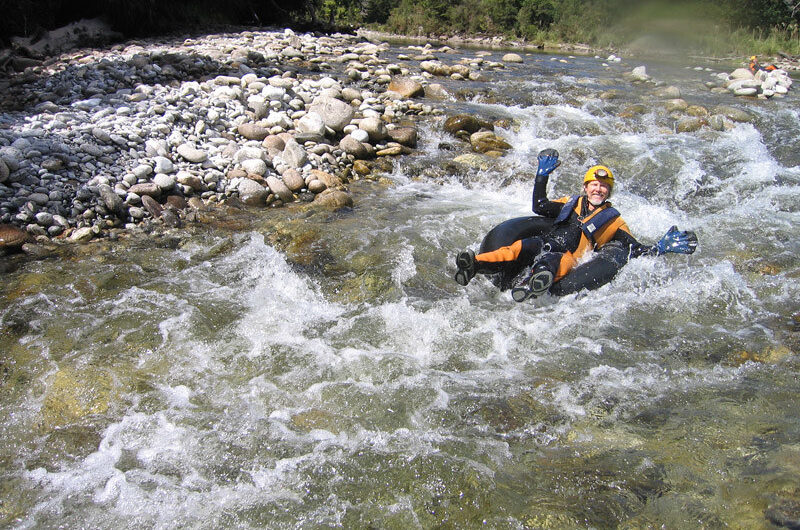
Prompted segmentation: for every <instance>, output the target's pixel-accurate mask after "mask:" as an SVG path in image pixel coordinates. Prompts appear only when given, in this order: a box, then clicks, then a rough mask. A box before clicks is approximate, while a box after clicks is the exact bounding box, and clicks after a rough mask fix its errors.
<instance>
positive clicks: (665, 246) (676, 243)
mask: <svg viewBox="0 0 800 530" xmlns="http://www.w3.org/2000/svg"><path fill="white" fill-rule="evenodd" d="M627 228H628V227H627V226H623V227H622V228H621V229H619V230H617V232H616V233H615V234H614V237H612V238H611V240H612V241H619V242H621V243H622V244H624V245H626V246H628V247H629V248H630V257H632V258H638V257H639V256H660V255H662V254H666V253H668V252H672V253H676V254H693V253H694V251H695V249H696V248H697V236H696V235H695V233H694V232H691V231H686V232H681V231H678V228H677V227H675V226H673V227H671V228H670V229H669V230H668V231H667V233H666V234H664V237H662V238H661V239H660V240H659V241H658V243H656V244H655V245H642V244H641V243H639V242H638V241H637V240H636V238H635V237H633V236H632V235H631V233H630V232H629V231H628V229H627Z"/></svg>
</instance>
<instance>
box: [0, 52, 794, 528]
mask: <svg viewBox="0 0 800 530" xmlns="http://www.w3.org/2000/svg"><path fill="white" fill-rule="evenodd" d="M404 51H405V50H404V49H402V48H395V49H393V53H401V52H404ZM462 53H463V55H473V52H469V51H464V52H462ZM495 55H496V57H494V59H495V60H499V57H500V55H502V54H501V53H500V52H497V53H496V54H495ZM458 58H460V56H459V55H455V56H448V57H446V58H445V59H446V60H447V61H455V60H457V59H458ZM553 59H556V60H553ZM560 59H563V60H564V61H565V62H560V61H559V60H560ZM638 64H644V63H636V64H630V65H627V66H623V65H612V66H611V67H605V66H603V65H602V61H601V60H598V59H596V58H591V57H577V58H568V57H562V56H557V57H553V56H550V55H545V54H542V55H526V56H525V63H524V65H520V66H515V67H513V68H509V69H506V70H505V71H500V72H497V73H492V74H491V79H490V82H489V83H482V82H472V83H471V82H463V81H461V82H458V83H456V82H453V83H452V85H453V90H458V89H465V90H466V91H467V92H468V93H470V94H471V95H470V96H469V97H468V98H467V99H466V101H463V100H462V101H458V102H444V103H437V105H440V106H441V107H442V108H443V109H445V111H446V114H448V115H450V114H454V113H458V112H468V113H472V114H475V115H478V116H480V117H483V118H487V119H504V118H505V119H507V121H508V123H510V125H509V127H508V128H505V129H503V128H500V129H497V131H496V132H498V134H500V135H501V136H503V137H504V138H506V139H507V140H508V141H509V143H510V144H512V145H513V147H514V148H513V150H511V151H509V152H508V153H507V154H506V155H505V156H503V157H501V158H499V159H497V160H495V159H486V162H485V167H484V169H475V168H472V169H464V168H463V166H460V165H459V164H457V163H454V162H452V159H453V158H454V157H455V156H457V155H458V154H460V153H462V152H466V151H467V150H468V148H467V147H466V146H465V145H462V144H460V143H459V141H458V140H455V139H454V138H452V137H449V136H448V135H446V134H445V133H444V132H442V128H441V123H440V122H428V123H425V124H423V125H421V130H420V136H421V138H420V145H419V149H418V153H416V154H415V155H412V156H409V157H405V158H404V159H400V160H399V161H397V163H396V164H395V168H394V170H393V172H392V173H390V174H386V175H384V182H390V183H391V185H385V184H383V185H378V184H374V183H367V182H359V183H354V184H352V186H351V188H352V189H353V190H354V191H355V192H356V195H355V197H356V206H355V207H354V209H353V210H352V211H345V212H339V213H335V214H332V213H314V214H307V213H301V212H299V210H297V209H294V210H293V208H294V207H288V208H284V209H281V210H262V211H257V210H251V211H248V212H246V214H245V213H243V214H242V215H240V216H238V217H236V216H232V217H231V218H228V219H226V220H225V222H224V223H216V224H206V225H196V226H193V227H188V228H186V229H185V230H183V231H182V232H177V233H173V234H171V235H166V236H152V237H145V238H132V239H131V240H129V241H125V240H121V241H119V242H100V243H93V244H90V245H86V246H83V247H76V248H74V249H72V250H71V251H70V252H68V253H65V254H64V255H63V256H61V257H59V258H57V259H45V260H39V261H29V262H27V263H25V264H24V265H22V266H21V267H20V268H19V269H18V270H16V271H14V272H10V273H7V274H5V275H4V277H3V282H2V287H1V288H0V323H1V324H2V334H0V363H2V364H1V365H0V368H2V372H1V373H0V377H2V380H0V381H1V382H2V387H1V388H2V393H0V414H2V418H3V420H2V423H1V424H0V441H2V444H0V500H1V502H0V525H3V526H9V527H13V528H55V527H65V528H78V527H86V528H186V527H189V528H226V527H235V528H329V527H345V528H397V529H406V528H434V527H435V528H477V527H487V528H590V527H591V528H609V527H622V528H643V527H661V526H662V525H663V527H665V528H697V527H704V528H720V527H728V526H730V527H738V528H774V527H775V526H774V524H775V523H776V522H780V520H781V517H788V518H789V519H791V517H792V515H793V514H794V517H795V518H796V517H797V513H798V511H799V510H800V444H798V440H800V421H799V418H800V416H799V415H798V407H797V395H798V392H800V381H799V380H798V375H799V374H800V361H798V357H797V351H798V344H800V341H799V340H798V323H797V312H798V309H799V308H798V304H797V300H798V299H799V298H800V289H799V288H798V282H797V278H798V271H799V270H800V269H799V267H800V262H799V261H798V255H800V243H798V241H799V240H800V239H799V237H798V236H800V213H798V212H799V211H800V209H799V208H798V201H797V199H798V197H800V193H799V192H800V190H799V189H798V187H799V184H800V149H798V145H797V138H798V137H800V115H799V114H798V110H797V109H798V105H797V101H798V100H797V97H796V95H795V94H792V93H790V95H789V96H788V97H787V98H784V99H776V100H770V101H758V100H755V99H734V98H733V96H730V95H725V94H723V95H717V94H712V93H711V92H709V91H708V89H707V88H705V87H704V86H703V83H704V82H705V81H707V80H708V79H709V75H710V73H709V71H708V70H694V69H687V68H683V67H682V66H681V67H675V66H669V65H665V64H659V63H655V62H654V63H647V66H648V73H649V74H650V75H651V76H653V77H654V78H656V79H661V80H664V81H666V82H667V83H668V84H675V85H677V86H679V87H680V88H681V91H682V95H683V98H684V99H686V100H687V101H689V102H690V103H694V104H699V105H704V106H706V107H708V108H713V107H714V106H715V105H720V104H725V105H731V106H735V107H737V108H741V109H745V110H747V111H748V112H750V113H751V114H752V115H753V116H754V120H753V122H752V123H736V124H735V125H733V127H731V128H729V129H727V130H724V131H715V130H711V129H710V128H708V127H704V128H702V129H700V130H699V131H696V132H692V133H676V132H675V128H674V122H675V120H674V118H672V117H670V115H669V114H668V113H667V112H666V111H665V110H664V102H663V100H661V99H659V98H657V97H655V96H653V92H654V90H653V88H652V86H639V85H632V84H630V83H628V82H626V81H623V80H622V79H621V73H622V72H623V71H628V70H630V69H631V68H632V67H633V66H637V65H638ZM692 66H694V65H692ZM701 66H704V65H701ZM709 66H710V68H711V69H714V68H717V67H715V66H713V65H709ZM730 69H732V68H729V69H728V71H729V70H730ZM448 83H449V82H444V84H446V85H447V84H448ZM614 89H617V90H620V91H621V93H619V94H618V95H617V97H615V98H601V97H600V95H601V94H603V93H607V92H608V91H609V90H614ZM633 103H638V104H641V105H643V109H642V110H639V111H637V112H635V113H627V114H625V113H624V112H623V110H624V109H625V108H626V107H628V106H629V105H631V104H633ZM622 116H625V117H622ZM443 144H447V145H451V146H455V151H452V150H447V149H442V147H443ZM547 147H552V148H555V149H557V150H558V151H559V152H560V153H561V160H562V165H561V166H560V167H559V168H558V169H557V170H556V171H555V172H554V173H553V175H552V176H551V179H550V185H549V195H550V197H558V196H563V195H566V194H570V193H574V192H576V191H577V190H578V189H579V186H580V177H581V176H582V175H583V172H584V171H585V168H587V167H589V166H591V165H593V164H596V163H603V164H606V165H608V166H610V167H611V168H612V169H613V170H614V171H615V174H616V180H617V186H616V188H615V189H614V194H613V197H612V200H613V202H614V205H615V206H616V207H617V208H618V209H619V210H620V211H621V212H622V214H623V217H624V218H625V220H626V221H627V223H628V225H629V226H630V227H631V230H632V232H633V233H634V235H635V236H636V237H637V238H638V239H639V240H640V241H642V242H644V243H648V244H652V243H654V242H655V241H656V240H657V239H658V238H659V237H660V236H661V235H662V234H663V233H664V232H665V231H666V230H667V229H668V228H669V227H670V226H671V225H673V224H675V225H678V227H679V228H681V229H683V230H686V229H689V230H694V231H696V232H697V234H698V237H699V241H700V244H699V248H698V251H697V252H696V254H694V255H692V256H683V255H666V256H662V257H643V258H638V259H635V260H633V261H631V262H630V263H629V264H628V265H627V266H626V267H624V268H623V270H622V271H621V272H620V274H619V275H618V276H617V278H616V279H615V280H614V281H613V282H612V283H611V284H609V285H606V286H604V287H602V288H601V289H599V290H597V291H593V292H591V293H588V294H587V293H585V292H584V293H579V294H576V295H570V296H567V297H564V298H561V299H557V298H552V297H544V298H541V299H536V300H534V301H532V302H529V303H523V304H516V303H514V302H512V301H511V298H510V296H509V294H508V293H507V292H506V293H500V292H498V291H497V290H496V289H495V288H494V287H493V286H492V285H491V284H490V283H489V282H488V281H487V280H486V279H484V278H481V277H479V278H476V280H474V281H473V282H472V283H471V284H470V285H469V286H467V287H466V288H463V287H460V286H458V285H457V284H456V283H455V282H454V281H453V279H452V276H453V273H454V271H455V269H454V265H453V256H454V255H455V253H456V252H457V251H458V250H460V249H463V248H473V249H476V248H477V246H478V244H479V243H480V240H481V238H482V237H483V235H484V234H485V233H486V232H487V231H488V230H489V229H490V228H491V227H493V226H494V225H495V224H497V223H499V222H501V221H503V220H505V219H508V218H510V217H516V216H520V215H527V214H528V213H529V212H530V207H531V197H530V195H531V189H532V184H533V179H532V176H533V175H534V174H535V170H536V153H538V151H539V150H541V149H544V148H547ZM298 234H300V235H299V236H298Z"/></svg>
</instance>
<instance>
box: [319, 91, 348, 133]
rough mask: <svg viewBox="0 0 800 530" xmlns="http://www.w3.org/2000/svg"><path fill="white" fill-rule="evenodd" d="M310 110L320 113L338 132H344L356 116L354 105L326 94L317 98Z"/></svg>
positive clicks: (328, 125) (327, 124) (326, 122)
mask: <svg viewBox="0 0 800 530" xmlns="http://www.w3.org/2000/svg"><path fill="white" fill-rule="evenodd" d="M308 112H316V113H317V114H319V115H320V116H321V117H322V121H323V122H324V123H325V125H326V126H327V127H330V128H331V129H333V130H334V131H336V132H342V130H343V129H344V128H345V127H346V126H347V125H349V124H350V121H351V120H352V119H353V116H355V109H354V108H353V107H352V106H350V105H348V104H347V103H345V102H344V101H341V100H339V99H334V98H331V97H326V96H320V97H318V98H317V99H315V100H314V102H313V103H312V104H311V106H310V107H309V109H308Z"/></svg>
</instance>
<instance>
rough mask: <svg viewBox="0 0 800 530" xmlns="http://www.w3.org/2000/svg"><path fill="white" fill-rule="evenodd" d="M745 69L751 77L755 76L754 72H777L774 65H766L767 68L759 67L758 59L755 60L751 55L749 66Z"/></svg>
mask: <svg viewBox="0 0 800 530" xmlns="http://www.w3.org/2000/svg"><path fill="white" fill-rule="evenodd" d="M747 67H748V68H749V69H750V72H752V73H753V75H756V72H758V71H759V70H764V71H766V72H771V71H773V70H777V69H778V67H777V66H775V65H774V64H768V65H767V66H761V65H760V64H759V63H758V59H757V58H756V56H755V55H751V56H750V64H749V65H748V66H747Z"/></svg>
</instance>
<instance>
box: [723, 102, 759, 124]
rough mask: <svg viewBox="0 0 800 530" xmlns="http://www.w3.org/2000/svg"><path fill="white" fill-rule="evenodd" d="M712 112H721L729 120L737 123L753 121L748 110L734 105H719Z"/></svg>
mask: <svg viewBox="0 0 800 530" xmlns="http://www.w3.org/2000/svg"><path fill="white" fill-rule="evenodd" d="M714 112H715V113H717V114H722V115H723V116H725V117H726V118H728V119H729V120H731V121H735V122H739V123H749V122H751V121H753V116H752V115H751V114H750V113H749V112H747V111H745V110H741V109H737V108H736V107H729V106H726V105H720V106H718V107H716V108H715V109H714Z"/></svg>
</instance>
